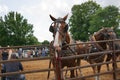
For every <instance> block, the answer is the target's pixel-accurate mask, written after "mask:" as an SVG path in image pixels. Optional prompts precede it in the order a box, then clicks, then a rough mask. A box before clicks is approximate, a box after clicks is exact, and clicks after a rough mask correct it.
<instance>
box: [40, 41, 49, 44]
mask: <svg viewBox="0 0 120 80" xmlns="http://www.w3.org/2000/svg"><path fill="white" fill-rule="evenodd" d="M49 43H50V42H49V41H48V40H44V41H43V42H42V44H49Z"/></svg>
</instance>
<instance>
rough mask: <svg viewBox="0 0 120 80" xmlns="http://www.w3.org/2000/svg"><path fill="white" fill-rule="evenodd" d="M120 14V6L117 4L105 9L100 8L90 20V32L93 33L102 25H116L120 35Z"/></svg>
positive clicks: (115, 27)
mask: <svg viewBox="0 0 120 80" xmlns="http://www.w3.org/2000/svg"><path fill="white" fill-rule="evenodd" d="M119 16H120V13H119V8H117V7H115V6H111V5H110V6H107V7H105V8H103V9H99V10H98V11H97V12H96V13H95V14H94V15H93V16H92V18H91V20H90V27H89V32H90V33H91V34H93V33H94V32H96V31H98V30H99V29H101V28H102V27H114V29H115V32H116V33H117V34H118V35H120V29H119V23H120V17H119Z"/></svg>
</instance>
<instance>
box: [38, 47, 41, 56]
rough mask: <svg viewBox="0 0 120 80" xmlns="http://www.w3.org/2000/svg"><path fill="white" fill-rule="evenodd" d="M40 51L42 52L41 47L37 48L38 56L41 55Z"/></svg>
mask: <svg viewBox="0 0 120 80" xmlns="http://www.w3.org/2000/svg"><path fill="white" fill-rule="evenodd" d="M41 53H42V49H41V48H40V49H39V50H38V56H39V57H40V56H41Z"/></svg>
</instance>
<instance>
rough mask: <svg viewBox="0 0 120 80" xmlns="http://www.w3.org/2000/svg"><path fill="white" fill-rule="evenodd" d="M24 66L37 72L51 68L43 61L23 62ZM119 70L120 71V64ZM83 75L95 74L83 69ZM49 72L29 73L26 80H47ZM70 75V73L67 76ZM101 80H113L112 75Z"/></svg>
mask: <svg viewBox="0 0 120 80" xmlns="http://www.w3.org/2000/svg"><path fill="white" fill-rule="evenodd" d="M22 64H23V66H24V70H25V71H27V70H37V69H47V68H48V67H49V66H48V65H49V61H48V60H41V61H30V62H22ZM86 64H88V63H87V62H86V61H82V66H84V65H86ZM118 66H119V69H120V63H118ZM110 69H111V70H112V67H111V66H110ZM105 71H107V69H106V65H103V66H102V69H101V72H105ZM82 73H83V75H84V76H85V75H91V74H93V71H92V68H91V67H89V68H83V69H82ZM47 75H48V72H37V73H29V74H25V76H26V80H47ZM67 75H69V73H68V74H67ZM100 78H101V80H113V75H112V74H105V75H101V76H100ZM117 78H118V79H120V71H119V73H118V74H117ZM52 79H54V72H50V80H52ZM85 80H95V78H94V77H91V78H86V79H85Z"/></svg>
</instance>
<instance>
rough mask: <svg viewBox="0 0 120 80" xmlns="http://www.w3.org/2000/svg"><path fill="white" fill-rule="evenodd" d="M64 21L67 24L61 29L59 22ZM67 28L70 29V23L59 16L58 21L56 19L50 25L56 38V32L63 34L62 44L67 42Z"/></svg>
mask: <svg viewBox="0 0 120 80" xmlns="http://www.w3.org/2000/svg"><path fill="white" fill-rule="evenodd" d="M62 23H64V24H65V26H64V30H63V31H61V30H60V26H59V24H62ZM67 30H68V24H67V23H66V22H65V21H64V20H62V19H61V18H58V19H57V20H56V21H54V22H53V23H52V24H51V25H50V28H49V31H50V32H52V33H53V37H54V38H55V34H56V32H59V34H60V35H61V36H62V44H65V43H66V33H67ZM61 46H62V45H61Z"/></svg>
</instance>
